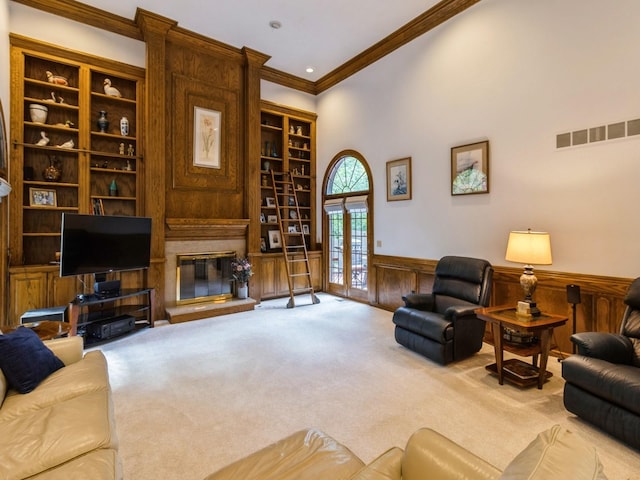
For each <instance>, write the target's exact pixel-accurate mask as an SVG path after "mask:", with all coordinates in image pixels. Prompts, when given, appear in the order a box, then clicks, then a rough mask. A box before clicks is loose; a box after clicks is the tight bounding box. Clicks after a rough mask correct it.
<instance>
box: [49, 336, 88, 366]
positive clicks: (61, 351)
mask: <svg viewBox="0 0 640 480" xmlns="http://www.w3.org/2000/svg"><path fill="white" fill-rule="evenodd" d="M44 344H45V345H46V346H47V347H48V348H49V350H51V351H52V352H53V353H54V355H55V356H56V357H58V358H59V359H60V360H62V363H64V364H65V365H71V364H72V363H76V362H79V361H80V360H82V356H83V349H84V341H83V339H82V337H77V336H73V337H63V338H56V339H54V340H45V341H44Z"/></svg>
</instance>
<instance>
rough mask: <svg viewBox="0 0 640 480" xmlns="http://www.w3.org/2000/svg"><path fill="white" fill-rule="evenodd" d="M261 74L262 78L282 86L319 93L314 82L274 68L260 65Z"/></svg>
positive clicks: (313, 93)
mask: <svg viewBox="0 0 640 480" xmlns="http://www.w3.org/2000/svg"><path fill="white" fill-rule="evenodd" d="M261 74H262V75H261V76H262V79H263V80H267V81H269V82H272V83H277V84H278V85H282V86H283V87H289V88H292V89H294V90H299V91H301V92H304V93H309V94H311V95H317V94H318V93H319V92H318V88H317V86H316V83H315V82H312V81H311V80H305V79H304V78H300V77H296V76H295V75H291V74H288V73H285V72H283V71H281V70H276V69H275V68H271V67H267V66H264V67H262V72H261Z"/></svg>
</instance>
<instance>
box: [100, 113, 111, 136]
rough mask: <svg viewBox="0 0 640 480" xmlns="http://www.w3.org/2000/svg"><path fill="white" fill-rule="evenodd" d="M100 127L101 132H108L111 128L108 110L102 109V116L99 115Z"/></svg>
mask: <svg viewBox="0 0 640 480" xmlns="http://www.w3.org/2000/svg"><path fill="white" fill-rule="evenodd" d="M98 129H99V130H100V132H101V133H107V130H108V129H109V120H108V119H107V112H106V111H104V110H100V116H99V117H98Z"/></svg>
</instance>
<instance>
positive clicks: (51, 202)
mask: <svg viewBox="0 0 640 480" xmlns="http://www.w3.org/2000/svg"><path fill="white" fill-rule="evenodd" d="M29 206H31V207H57V206H58V199H57V197H56V191H55V190H52V189H49V188H34V187H31V188H29Z"/></svg>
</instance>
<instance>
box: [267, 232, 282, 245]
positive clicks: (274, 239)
mask: <svg viewBox="0 0 640 480" xmlns="http://www.w3.org/2000/svg"><path fill="white" fill-rule="evenodd" d="M269 248H282V239H281V238H280V231H279V230H269Z"/></svg>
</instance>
